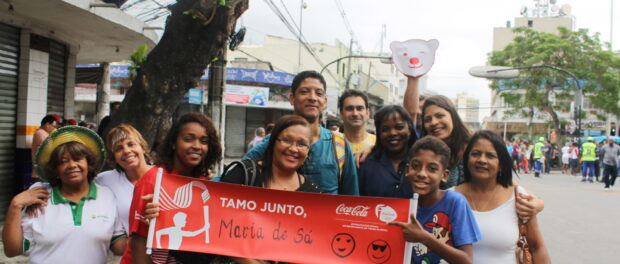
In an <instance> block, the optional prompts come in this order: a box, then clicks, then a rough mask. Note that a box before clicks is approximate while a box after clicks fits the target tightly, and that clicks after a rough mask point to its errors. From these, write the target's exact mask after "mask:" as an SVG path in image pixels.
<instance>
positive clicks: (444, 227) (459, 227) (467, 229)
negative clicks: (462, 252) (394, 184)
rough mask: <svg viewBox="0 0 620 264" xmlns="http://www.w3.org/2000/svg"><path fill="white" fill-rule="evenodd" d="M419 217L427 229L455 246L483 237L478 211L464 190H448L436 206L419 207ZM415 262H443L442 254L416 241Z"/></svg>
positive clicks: (421, 223)
mask: <svg viewBox="0 0 620 264" xmlns="http://www.w3.org/2000/svg"><path fill="white" fill-rule="evenodd" d="M416 219H417V220H418V222H419V223H420V225H422V227H423V228H424V230H426V231H428V232H429V233H432V234H433V235H434V236H435V237H436V238H437V239H439V240H440V241H443V242H444V243H446V244H448V245H450V246H452V247H460V246H463V245H467V244H473V243H475V242H477V241H480V240H481V239H482V235H481V233H480V230H479V229H478V224H477V223H476V218H475V217H474V213H473V212H472V211H471V208H469V204H468V203H467V200H466V199H465V197H463V195H462V194H460V193H458V192H455V191H451V190H447V191H446V194H445V195H444V196H443V198H441V200H439V202H437V203H436V204H434V205H433V206H430V207H421V206H419V207H418V213H417V214H416ZM412 255H413V261H412V262H411V263H416V264H417V263H439V262H440V261H441V257H440V256H438V255H436V254H435V253H434V252H432V251H430V250H428V248H427V247H426V246H425V245H424V244H421V243H414V244H413V254H412Z"/></svg>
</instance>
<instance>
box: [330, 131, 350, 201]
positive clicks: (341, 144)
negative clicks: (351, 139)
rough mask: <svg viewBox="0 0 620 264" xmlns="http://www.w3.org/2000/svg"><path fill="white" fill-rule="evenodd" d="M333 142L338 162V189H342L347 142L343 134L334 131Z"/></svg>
mask: <svg viewBox="0 0 620 264" xmlns="http://www.w3.org/2000/svg"><path fill="white" fill-rule="evenodd" d="M332 143H333V145H334V155H335V158H336V164H338V189H340V185H341V183H342V172H343V170H344V162H345V154H346V146H347V145H346V144H347V142H346V140H345V139H344V135H343V134H341V133H337V132H334V131H332Z"/></svg>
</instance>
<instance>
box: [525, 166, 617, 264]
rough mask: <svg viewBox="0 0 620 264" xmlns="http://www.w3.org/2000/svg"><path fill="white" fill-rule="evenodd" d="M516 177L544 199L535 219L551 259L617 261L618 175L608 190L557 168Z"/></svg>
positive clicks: (580, 261) (556, 260) (565, 261)
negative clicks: (539, 174)
mask: <svg viewBox="0 0 620 264" xmlns="http://www.w3.org/2000/svg"><path fill="white" fill-rule="evenodd" d="M517 180H518V181H519V182H520V184H521V185H523V186H524V187H526V188H527V189H528V190H530V191H531V192H532V193H534V194H535V195H537V196H538V197H540V198H542V199H543V200H544V201H545V209H544V210H543V211H542V212H541V213H540V214H539V215H538V219H539V223H540V225H541V229H542V233H543V236H544V238H545V242H546V243H547V247H548V249H549V253H550V255H551V260H552V261H553V263H620V179H618V184H617V185H616V187H615V189H614V188H612V189H611V191H604V190H603V187H604V185H603V183H599V182H596V181H595V182H594V183H589V182H581V176H570V175H562V174H561V171H552V173H551V174H550V175H542V178H540V179H539V178H534V176H533V174H522V175H520V178H517ZM601 180H602V178H601Z"/></svg>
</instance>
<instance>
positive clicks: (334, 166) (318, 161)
mask: <svg viewBox="0 0 620 264" xmlns="http://www.w3.org/2000/svg"><path fill="white" fill-rule="evenodd" d="M270 136H271V135H269V136H267V137H265V139H263V141H262V142H261V143H260V144H258V145H256V146H255V147H253V148H252V149H251V150H250V151H248V153H247V154H246V155H245V156H244V157H243V158H244V159H248V158H252V159H255V160H260V159H262V157H263V154H264V153H265V150H266V149H267V144H268V143H269V138H270ZM344 158H345V164H344V167H343V173H342V186H341V188H340V190H339V188H338V177H339V176H338V170H339V168H338V163H336V154H335V153H334V144H333V141H332V133H331V132H330V131H329V130H327V129H325V128H324V127H321V135H320V136H319V140H318V141H317V142H315V143H314V144H312V147H311V149H310V155H309V156H308V159H306V162H305V163H304V165H303V166H302V167H301V173H302V174H303V175H304V176H306V177H307V178H309V179H310V180H311V181H312V182H314V183H316V184H317V185H318V186H319V188H320V189H321V192H322V193H330V194H347V195H359V187H358V182H357V169H356V168H355V157H354V156H353V152H352V151H351V146H349V142H348V141H346V152H345V157H344Z"/></svg>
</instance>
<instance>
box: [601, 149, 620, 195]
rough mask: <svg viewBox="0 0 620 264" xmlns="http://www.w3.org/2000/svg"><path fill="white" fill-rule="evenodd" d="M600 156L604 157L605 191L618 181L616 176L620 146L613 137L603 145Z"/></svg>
mask: <svg viewBox="0 0 620 264" xmlns="http://www.w3.org/2000/svg"><path fill="white" fill-rule="evenodd" d="M600 156H601V157H602V158H603V166H604V167H603V181H604V182H605V191H609V188H610V187H613V186H614V184H615V183H616V176H618V168H617V161H618V159H619V158H620V146H618V145H617V144H615V143H614V140H613V139H612V138H608V139H607V144H605V145H603V146H602V147H601V155H600Z"/></svg>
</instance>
